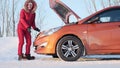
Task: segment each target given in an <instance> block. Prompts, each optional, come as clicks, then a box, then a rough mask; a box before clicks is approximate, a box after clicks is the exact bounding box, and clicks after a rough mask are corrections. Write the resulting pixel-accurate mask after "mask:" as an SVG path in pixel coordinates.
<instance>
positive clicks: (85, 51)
mask: <svg viewBox="0 0 120 68" xmlns="http://www.w3.org/2000/svg"><path fill="white" fill-rule="evenodd" d="M65 36H74V37H76V38H78V39H79V41H80V42H81V43H82V46H83V48H84V55H86V54H87V53H86V48H85V46H84V44H83V42H82V41H81V39H80V38H79V37H78V36H76V35H74V34H66V35H63V36H62V37H61V38H60V39H58V41H57V43H56V45H55V54H56V53H57V52H56V51H57V50H56V49H57V44H58V42H59V41H60V40H61V39H62V38H63V37H65Z"/></svg>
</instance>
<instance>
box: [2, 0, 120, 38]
mask: <svg viewBox="0 0 120 68" xmlns="http://www.w3.org/2000/svg"><path fill="white" fill-rule="evenodd" d="M97 2H98V1H97V0H84V4H85V5H86V11H88V13H89V14H92V13H94V12H96V11H98V8H99V7H101V9H102V8H106V7H108V6H114V5H120V0H99V3H100V4H101V5H100V6H97ZM37 4H42V3H41V2H39V3H37ZM22 7H23V4H21V0H0V24H1V25H0V37H3V36H5V37H11V36H12V37H14V36H17V34H16V28H17V23H18V21H19V12H20V10H18V8H22ZM43 8H44V6H43V5H40V6H39V8H38V10H41V9H43ZM36 19H37V20H36V21H37V22H40V23H39V24H37V25H39V26H40V27H41V25H40V24H41V23H43V20H44V19H45V15H43V14H42V13H39V14H38V18H36Z"/></svg>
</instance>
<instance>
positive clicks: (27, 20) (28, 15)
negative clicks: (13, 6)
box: [17, 0, 40, 60]
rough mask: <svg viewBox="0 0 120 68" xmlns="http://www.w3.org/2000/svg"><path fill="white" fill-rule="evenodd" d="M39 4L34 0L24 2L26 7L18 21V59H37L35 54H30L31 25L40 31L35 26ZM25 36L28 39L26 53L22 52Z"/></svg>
mask: <svg viewBox="0 0 120 68" xmlns="http://www.w3.org/2000/svg"><path fill="white" fill-rule="evenodd" d="M36 8H37V5H36V3H35V1H34V0H27V1H26V2H25V4H24V8H23V9H22V10H21V12H20V20H19V23H18V28H17V32H18V38H19V44H18V60H22V59H25V58H26V59H28V60H33V59H35V57H34V56H31V54H30V46H31V34H30V33H31V27H32V28H33V29H34V30H36V31H38V32H39V31H40V30H39V29H38V28H37V27H36V26H35V10H36ZM24 38H25V40H26V52H25V54H24V53H23V52H22V49H23V45H24Z"/></svg>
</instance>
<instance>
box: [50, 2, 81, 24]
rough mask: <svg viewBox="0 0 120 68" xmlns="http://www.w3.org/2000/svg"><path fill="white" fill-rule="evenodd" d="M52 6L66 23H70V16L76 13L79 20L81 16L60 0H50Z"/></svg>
mask: <svg viewBox="0 0 120 68" xmlns="http://www.w3.org/2000/svg"><path fill="white" fill-rule="evenodd" d="M49 2H50V8H51V9H53V10H54V11H55V12H56V13H57V15H58V16H59V17H60V18H61V19H62V20H63V21H64V23H65V24H69V17H70V16H71V15H74V16H75V18H76V19H77V20H79V19H80V17H79V16H78V15H77V14H76V13H75V12H73V11H72V10H71V9H70V8H69V7H68V6H67V5H65V4H64V3H63V2H61V1H60V0H49Z"/></svg>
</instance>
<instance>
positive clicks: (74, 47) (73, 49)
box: [57, 36, 84, 61]
mask: <svg viewBox="0 0 120 68" xmlns="http://www.w3.org/2000/svg"><path fill="white" fill-rule="evenodd" d="M83 51H84V47H83V44H82V42H81V41H80V40H79V39H78V38H77V37H75V36H65V37H63V38H62V39H60V40H59V42H58V44H57V55H58V57H59V58H61V59H62V60H64V61H76V60H78V59H79V58H80V56H82V55H83Z"/></svg>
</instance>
